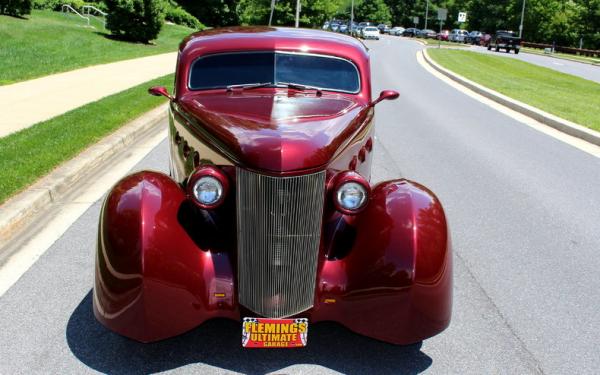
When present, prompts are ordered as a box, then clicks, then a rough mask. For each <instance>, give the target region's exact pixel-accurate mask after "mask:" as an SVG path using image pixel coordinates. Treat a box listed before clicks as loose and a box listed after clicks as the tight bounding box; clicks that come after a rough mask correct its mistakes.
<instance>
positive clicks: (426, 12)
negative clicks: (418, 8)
mask: <svg viewBox="0 0 600 375" xmlns="http://www.w3.org/2000/svg"><path fill="white" fill-rule="evenodd" d="M428 16H429V0H427V6H426V7H425V27H424V28H423V30H426V29H427V17H428Z"/></svg>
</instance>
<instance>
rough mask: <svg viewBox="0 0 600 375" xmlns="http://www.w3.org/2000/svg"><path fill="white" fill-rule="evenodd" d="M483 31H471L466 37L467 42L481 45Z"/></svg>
mask: <svg viewBox="0 0 600 375" xmlns="http://www.w3.org/2000/svg"><path fill="white" fill-rule="evenodd" d="M482 36H483V33H482V32H481V31H471V32H470V33H469V34H468V35H467V36H466V38H465V43H468V44H475V45H479V41H480V40H481V37H482Z"/></svg>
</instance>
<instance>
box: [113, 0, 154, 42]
mask: <svg viewBox="0 0 600 375" xmlns="http://www.w3.org/2000/svg"><path fill="white" fill-rule="evenodd" d="M106 6H107V8H108V16H106V28H107V29H108V30H110V31H111V33H112V34H113V35H116V36H118V37H121V38H123V39H127V40H131V41H136V42H144V43H147V42H149V41H151V40H153V39H156V37H157V36H158V33H159V32H160V29H161V28H162V25H163V23H164V14H163V6H164V3H163V2H162V0H106Z"/></svg>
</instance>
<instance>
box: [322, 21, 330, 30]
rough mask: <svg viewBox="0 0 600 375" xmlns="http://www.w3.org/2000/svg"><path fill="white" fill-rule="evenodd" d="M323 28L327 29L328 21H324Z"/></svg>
mask: <svg viewBox="0 0 600 375" xmlns="http://www.w3.org/2000/svg"><path fill="white" fill-rule="evenodd" d="M323 30H329V22H328V21H325V23H324V24H323Z"/></svg>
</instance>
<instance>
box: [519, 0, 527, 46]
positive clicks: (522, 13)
mask: <svg viewBox="0 0 600 375" xmlns="http://www.w3.org/2000/svg"><path fill="white" fill-rule="evenodd" d="M525 1H526V0H523V8H522V9H521V24H520V25H519V38H522V37H523V18H525Z"/></svg>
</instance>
